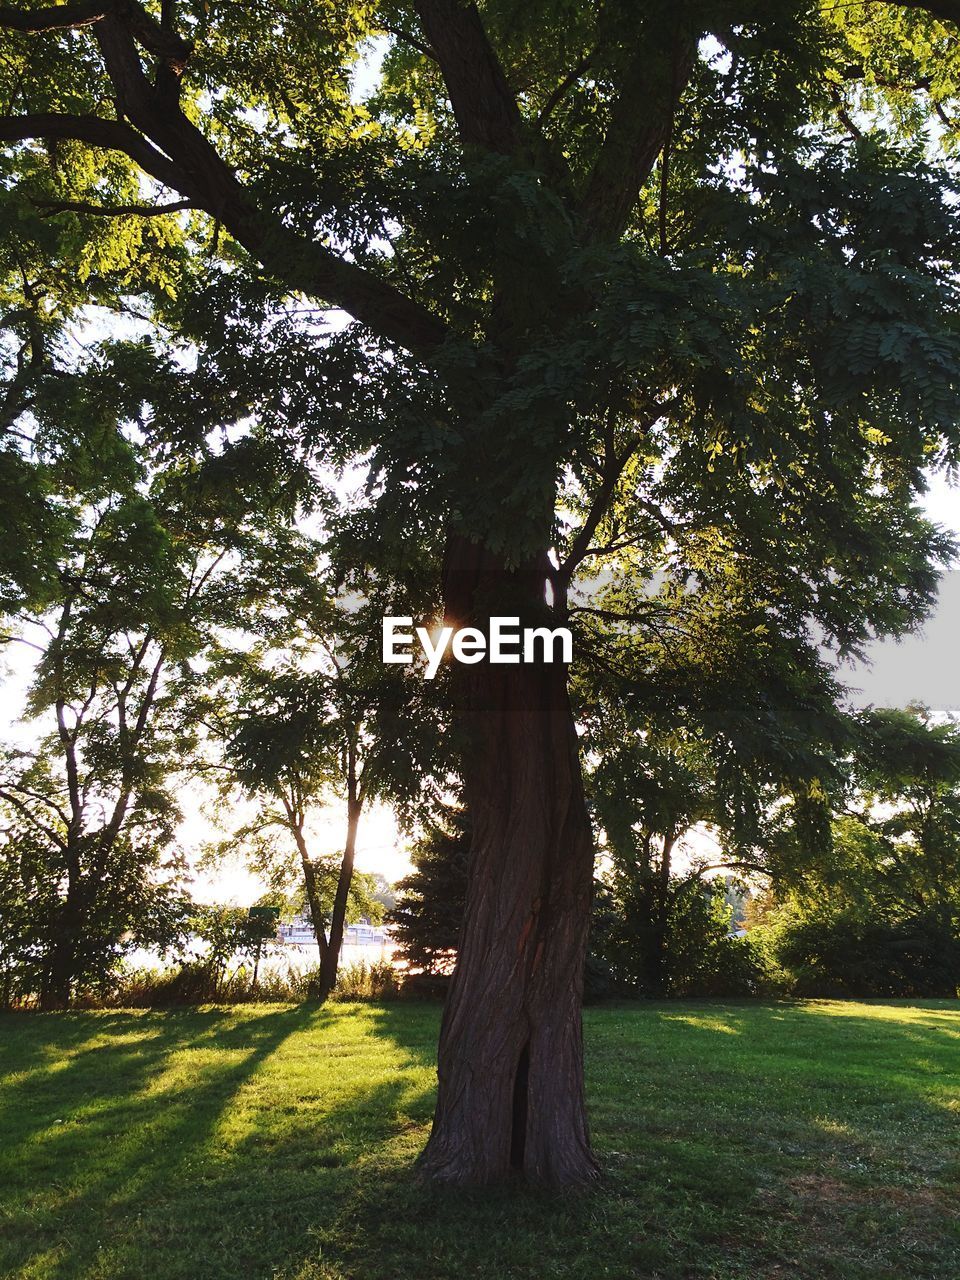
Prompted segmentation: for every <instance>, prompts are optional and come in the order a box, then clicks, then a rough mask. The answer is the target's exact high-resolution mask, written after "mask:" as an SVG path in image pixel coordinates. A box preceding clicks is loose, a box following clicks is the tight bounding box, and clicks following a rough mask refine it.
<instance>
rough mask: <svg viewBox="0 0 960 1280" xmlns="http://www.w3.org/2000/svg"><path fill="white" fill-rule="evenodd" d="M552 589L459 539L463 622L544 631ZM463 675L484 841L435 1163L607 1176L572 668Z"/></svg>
mask: <svg viewBox="0 0 960 1280" xmlns="http://www.w3.org/2000/svg"><path fill="white" fill-rule="evenodd" d="M542 563H543V562H542V561H541V564H542ZM544 582H545V576H544V572H543V570H542V569H541V570H540V572H539V573H538V572H536V571H534V570H530V571H529V572H525V573H505V572H504V571H503V569H502V568H501V567H500V566H499V565H497V564H496V562H495V560H494V559H493V557H492V556H491V555H490V554H489V553H486V552H484V551H482V550H481V549H479V548H478V547H476V546H473V545H472V544H464V543H453V544H451V547H450V548H449V549H448V565H447V572H446V583H445V586H446V603H447V612H448V619H449V620H450V621H456V622H459V623H460V624H461V625H462V624H463V623H464V622H466V621H470V622H471V623H475V624H476V625H482V622H481V615H482V616H484V617H488V616H489V614H490V613H502V614H504V615H506V616H515V615H516V616H522V615H527V617H526V619H523V620H522V625H525V624H526V623H527V622H529V621H530V620H531V619H532V620H534V621H536V622H537V623H538V624H540V625H542V624H543V623H544V610H545V604H544ZM498 599H499V600H503V601H505V602H506V603H505V604H502V605H500V604H497V600H498ZM491 605H494V606H495V607H491ZM525 606H526V607H525ZM455 679H456V680H457V681H458V683H459V685H460V691H459V698H458V701H459V705H460V709H461V716H462V719H463V722H464V727H465V729H466V732H467V739H466V741H465V743H464V751H463V771H464V782H465V791H466V799H467V803H468V806H469V810H470V817H471V824H472V829H473V843H472V849H471V868H470V878H469V885H468V889H467V900H466V910H465V916H464V923H463V928H462V931H461V936H460V942H459V946H458V959H457V967H456V971H455V973H454V977H453V981H452V984H451V988H450V992H449V994H448V997H447V1001H446V1006H445V1009H444V1018H443V1027H442V1030H441V1036H440V1048H439V1064H438V1076H439V1094H438V1099H437V1109H436V1115H435V1118H434V1124H433V1132H432V1134H431V1136H430V1141H429V1143H428V1144H427V1147H426V1149H425V1151H424V1153H423V1155H422V1157H421V1170H422V1172H423V1174H424V1176H426V1177H428V1178H431V1179H435V1180H438V1181H441V1182H450V1183H462V1184H474V1185H483V1184H487V1183H490V1182H494V1181H496V1180H498V1179H502V1178H504V1177H506V1176H508V1175H510V1174H511V1173H515V1172H520V1173H522V1175H523V1176H524V1177H526V1178H527V1179H528V1180H529V1181H531V1182H537V1183H545V1184H563V1183H578V1182H583V1181H586V1180H588V1179H590V1178H592V1177H593V1176H595V1174H596V1163H595V1161H594V1158H593V1156H592V1154H591V1151H590V1143H589V1136H588V1129H587V1119H586V1112H585V1106H584V1093H583V1046H582V1030H581V1004H582V997H583V969H584V961H585V957H586V948H587V933H588V928H589V919H590V902H591V892H592V879H593V840H592V836H591V832H590V824H589V820H588V817H587V811H586V805H585V802H584V796H583V785H582V778H581V770H580V760H579V753H578V748H577V737H576V730H575V727H574V723H573V718H572V714H571V709H570V703H569V699H568V696H567V685H566V669H565V668H564V666H563V665H562V664H560V663H557V664H553V665H546V664H544V665H525V664H520V665H516V666H507V665H491V664H488V663H487V662H483V663H481V664H478V665H476V666H469V667H466V666H464V667H459V668H458V669H457V670H456V671H455Z"/></svg>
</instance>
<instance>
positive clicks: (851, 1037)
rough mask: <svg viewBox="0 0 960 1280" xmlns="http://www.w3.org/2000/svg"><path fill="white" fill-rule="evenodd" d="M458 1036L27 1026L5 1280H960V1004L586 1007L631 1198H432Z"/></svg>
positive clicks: (12, 1042)
mask: <svg viewBox="0 0 960 1280" xmlns="http://www.w3.org/2000/svg"><path fill="white" fill-rule="evenodd" d="M438 1022H439V1009H438V1008H437V1007H435V1006H430V1005H414V1004H393V1005H381V1006H376V1005H370V1004H364V1005H336V1006H323V1007H320V1008H317V1007H316V1006H309V1007H308V1006H302V1007H296V1008H293V1007H289V1006H284V1007H263V1006H260V1007H257V1006H244V1007H242V1008H237V1009H219V1008H218V1009H201V1010H178V1011H175V1012H170V1013H155V1012H137V1013H116V1012H110V1013H101V1014H79V1015H67V1016H57V1017H31V1016H18V1017H8V1018H4V1019H2V1020H0V1184H2V1185H3V1186H4V1187H5V1188H6V1194H5V1197H4V1198H3V1200H2V1203H0V1275H4V1276H11V1277H14V1276H16V1277H17V1280H20V1278H21V1277H22V1278H23V1280H70V1278H72V1277H77V1278H79V1277H83V1278H84V1280H87V1277H91V1278H93V1280H121V1278H123V1280H127V1278H132V1277H137V1278H138V1280H139V1277H144V1276H150V1277H151V1280H153V1278H156V1280H245V1278H246V1277H255V1278H257V1280H259V1278H260V1277H262V1278H263V1280H273V1278H274V1277H275V1278H276V1280H398V1278H400V1277H402V1278H403V1280H406V1278H407V1277H417V1280H447V1278H448V1277H449V1278H450V1280H452V1278H453V1277H457V1278H458V1280H459V1277H461V1276H468V1277H477V1278H478V1280H479V1278H480V1277H483V1278H484V1280H486V1278H487V1277H490V1276H497V1277H506V1280H520V1278H521V1277H522V1278H523V1280H541V1277H542V1276H544V1275H546V1274H549V1275H551V1277H552V1276H557V1277H561V1278H568V1280H588V1277H589V1280H595V1278H596V1277H598V1276H600V1277H602V1276H612V1277H624V1276H631V1277H632V1276H637V1277H640V1278H641V1280H642V1278H643V1277H649V1278H650V1280H653V1278H654V1277H656V1278H657V1280H695V1278H698V1277H702V1278H703V1280H748V1278H749V1280H755V1278H756V1277H765V1276H771V1277H772V1276H790V1277H798V1278H800V1280H841V1277H842V1278H843V1280H847V1278H848V1277H853V1280H867V1278H868V1277H869V1280H877V1278H879V1280H944V1277H947V1276H951V1275H956V1274H960V1229H958V1221H957V1210H956V1202H957V1192H958V1191H960V1137H958V1133H957V1129H956V1126H955V1124H954V1123H952V1122H950V1118H949V1116H948V1110H949V1108H951V1107H953V1106H955V1105H956V1099H957V1097H958V1094H960V1075H958V1072H960V1048H958V1045H957V1040H956V1034H957V1032H958V1031H960V1013H958V1012H957V1007H956V1005H955V1004H953V1003H951V1002H947V1001H941V1002H928V1003H926V1004H924V1005H923V1006H908V1005H889V1004H884V1005H877V1004H839V1003H834V1002H829V1001H824V1002H811V1003H808V1004H803V1003H801V1004H780V1005H773V1006H765V1005H748V1004H743V1005H719V1004H711V1003H702V1004H696V1005H694V1004H687V1003H682V1004H677V1003H673V1004H649V1005H648V1004H644V1005H629V1006H622V1007H616V1008H615V1007H598V1008H591V1009H589V1010H587V1012H586V1016H585V1025H586V1049H587V1067H588V1073H587V1078H588V1088H589V1099H590V1113H591V1121H592V1125H593V1133H594V1139H595V1142H596V1146H597V1149H598V1152H599V1154H600V1157H601V1159H602V1162H603V1167H604V1177H603V1180H602V1182H601V1184H600V1186H599V1187H598V1188H597V1190H596V1191H594V1192H593V1193H591V1194H589V1195H586V1196H580V1197H571V1196H569V1195H559V1196H555V1195H550V1194H547V1193H542V1192H541V1193H533V1192H529V1191H524V1190H523V1189H522V1188H520V1187H518V1186H508V1187H505V1188H500V1189H498V1190H495V1191H492V1192H487V1193H480V1192H450V1191H444V1190H436V1189H428V1188H424V1187H423V1186H421V1185H420V1184H418V1182H417V1181H416V1179H415V1176H414V1162H415V1160H416V1157H417V1155H418V1154H419V1152H420V1150H422V1148H423V1145H424V1142H425V1141H426V1137H427V1134H428V1132H429V1125H430V1118H431V1114H432V1108H433V1098H434V1081H435V1075H434V1061H435V1045H436V1034H437V1027H438ZM919 1061H922V1062H923V1063H924V1064H925V1065H924V1067H923V1068H922V1069H920V1068H917V1067H915V1066H914V1065H913V1064H915V1063H916V1062H919ZM945 1121H947V1122H946V1123H945ZM811 1224H813V1226H814V1227H815V1229H813V1230H811Z"/></svg>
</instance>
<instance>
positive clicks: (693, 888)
mask: <svg viewBox="0 0 960 1280" xmlns="http://www.w3.org/2000/svg"><path fill="white" fill-rule="evenodd" d="M618 887H620V888H621V893H620V894H619V896H617V897H614V898H610V895H609V893H608V898H609V899H610V900H609V903H608V906H607V909H606V911H605V913H604V916H603V923H602V929H600V930H597V931H596V933H597V936H596V939H595V946H596V949H597V951H598V952H599V955H598V956H597V957H595V958H594V959H593V968H594V970H595V973H594V985H595V986H596V987H597V988H598V990H597V991H596V992H595V993H594V995H593V998H598V995H602V994H606V992H604V991H602V989H601V988H602V987H603V986H604V985H605V984H606V985H609V986H612V987H613V989H614V991H616V990H619V991H620V992H624V993H629V994H633V995H645V996H668V997H681V996H759V995H768V994H773V993H774V992H775V991H776V990H777V983H776V980H775V976H774V973H773V971H772V968H771V966H770V964H769V963H768V959H767V955H766V953H765V952H764V950H763V948H761V947H758V946H756V945H754V942H753V941H752V940H751V938H750V937H749V936H748V937H745V938H737V937H733V936H732V935H731V933H730V920H731V910H730V907H729V905H728V903H727V902H726V900H725V890H726V886H725V885H720V884H710V883H707V884H704V883H703V882H701V881H700V880H698V879H694V878H682V877H676V878H674V879H673V880H671V883H670V887H669V893H668V897H667V901H666V910H665V912H664V913H663V917H662V918H659V917H658V915H657V914H656V912H655V910H654V909H653V908H654V904H653V900H652V899H651V898H650V897H648V896H646V895H643V896H641V895H636V896H632V895H631V894H629V893H624V892H622V888H623V886H618ZM598 961H603V962H604V963H605V965H606V973H603V971H602V967H601V966H600V965H599V964H598Z"/></svg>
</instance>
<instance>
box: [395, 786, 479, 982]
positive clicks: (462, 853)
mask: <svg viewBox="0 0 960 1280" xmlns="http://www.w3.org/2000/svg"><path fill="white" fill-rule="evenodd" d="M470 840H471V834H470V826H469V822H468V819H467V815H466V812H465V811H464V809H463V808H462V807H460V806H453V805H450V806H448V807H447V808H446V809H445V811H443V812H442V813H441V814H440V815H439V817H436V818H431V819H428V821H427V822H426V823H425V828H424V830H423V832H422V834H421V835H420V837H419V839H418V840H416V841H415V842H414V844H413V846H412V847H411V850H410V857H411V860H412V861H413V864H414V867H415V870H414V871H412V872H411V873H410V875H408V876H404V878H403V879H402V880H401V881H400V882H399V883H398V884H397V886H396V892H397V903H396V906H395V907H394V908H393V910H392V911H391V912H390V913H389V915H388V917H387V919H388V922H389V923H390V924H391V925H392V926H393V934H394V938H395V939H396V943H397V954H398V955H399V956H400V958H401V959H403V960H405V961H406V963H407V964H408V965H409V966H410V967H411V968H412V969H413V970H415V971H418V972H421V973H426V974H428V975H431V976H434V977H436V976H438V975H442V974H447V973H449V972H450V969H451V967H452V962H453V959H454V957H455V956H456V953H457V942H458V939H459V937H460V929H461V926H462V924H463V911H464V901H465V899H466V892H467V874H468V866H469V859H470Z"/></svg>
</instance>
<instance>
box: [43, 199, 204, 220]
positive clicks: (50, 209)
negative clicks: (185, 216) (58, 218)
mask: <svg viewBox="0 0 960 1280" xmlns="http://www.w3.org/2000/svg"><path fill="white" fill-rule="evenodd" d="M33 203H34V204H35V205H36V207H37V208H38V209H42V210H43V217H45V218H51V217H53V215H54V214H57V213H91V214H95V215H96V216H97V217H100V218H125V217H138V218H159V217H160V216H161V215H163V214H165V213H180V212H182V211H183V210H184V209H196V208H197V206H196V204H194V202H193V201H192V200H173V201H171V202H170V203H169V204H88V203H87V202H86V201H84V200H35V201H34V202H33Z"/></svg>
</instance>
